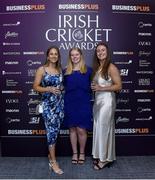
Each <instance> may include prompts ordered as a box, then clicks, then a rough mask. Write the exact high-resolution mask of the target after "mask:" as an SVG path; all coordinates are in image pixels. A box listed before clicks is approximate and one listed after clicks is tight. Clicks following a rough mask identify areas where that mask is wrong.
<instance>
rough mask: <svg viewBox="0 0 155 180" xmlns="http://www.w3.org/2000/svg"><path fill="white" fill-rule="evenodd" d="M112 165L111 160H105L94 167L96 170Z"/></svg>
mask: <svg viewBox="0 0 155 180" xmlns="http://www.w3.org/2000/svg"><path fill="white" fill-rule="evenodd" d="M110 165H111V162H104V163H102V165H101V162H98V163H97V164H95V165H94V169H95V170H101V169H103V168H105V167H108V168H109V167H110Z"/></svg>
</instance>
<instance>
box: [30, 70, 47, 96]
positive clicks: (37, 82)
mask: <svg viewBox="0 0 155 180" xmlns="http://www.w3.org/2000/svg"><path fill="white" fill-rule="evenodd" d="M43 74H44V69H43V67H39V68H38V69H37V71H36V74H35V79H34V83H33V89H34V90H35V91H37V92H40V93H42V92H48V88H47V87H42V86H40V84H41V80H42V77H43Z"/></svg>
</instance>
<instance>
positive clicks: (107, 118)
mask: <svg viewBox="0 0 155 180" xmlns="http://www.w3.org/2000/svg"><path fill="white" fill-rule="evenodd" d="M94 80H95V81H96V82H97V83H98V84H99V85H100V86H110V85H111V84H112V80H111V78H110V77H109V79H108V80H105V79H103V78H102V77H101V75H98V74H97V75H96V76H95V77H94ZM115 108H116V102H115V93H114V92H110V91H109V92H108V91H104V92H103V91H100V92H96V93H95V101H94V105H93V117H94V126H93V148H92V155H93V158H95V159H96V158H98V159H100V161H102V162H105V161H113V160H115V159H116V155H115V121H114V113H115Z"/></svg>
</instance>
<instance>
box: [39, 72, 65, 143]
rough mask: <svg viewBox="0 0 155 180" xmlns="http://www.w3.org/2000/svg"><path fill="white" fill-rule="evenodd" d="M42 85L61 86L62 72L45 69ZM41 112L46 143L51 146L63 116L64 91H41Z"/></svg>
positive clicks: (55, 138) (54, 141)
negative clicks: (49, 71) (59, 92)
mask: <svg viewBox="0 0 155 180" xmlns="http://www.w3.org/2000/svg"><path fill="white" fill-rule="evenodd" d="M41 84H42V86H43V87H47V86H54V87H56V86H62V85H63V78H62V74H55V75H54V74H53V75H52V74H48V73H47V72H46V71H45V75H44V76H43V78H42V82H41ZM42 102H43V113H42V117H43V119H44V123H45V128H46V135H47V143H48V145H49V146H52V145H53V144H55V143H56V140H57V137H58V133H59V131H60V126H61V123H62V121H63V118H64V93H63V92H62V93H61V94H58V95H55V94H53V93H50V92H45V93H42Z"/></svg>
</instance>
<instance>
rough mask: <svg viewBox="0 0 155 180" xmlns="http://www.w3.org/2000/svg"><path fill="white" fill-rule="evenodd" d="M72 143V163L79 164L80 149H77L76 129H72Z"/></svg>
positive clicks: (70, 130)
mask: <svg viewBox="0 0 155 180" xmlns="http://www.w3.org/2000/svg"><path fill="white" fill-rule="evenodd" d="M69 132H70V141H71V146H72V151H73V157H72V163H73V164H77V161H78V149H77V129H76V128H70V129H69Z"/></svg>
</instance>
